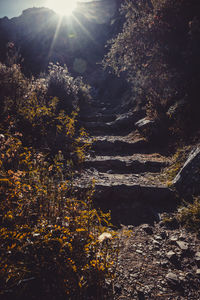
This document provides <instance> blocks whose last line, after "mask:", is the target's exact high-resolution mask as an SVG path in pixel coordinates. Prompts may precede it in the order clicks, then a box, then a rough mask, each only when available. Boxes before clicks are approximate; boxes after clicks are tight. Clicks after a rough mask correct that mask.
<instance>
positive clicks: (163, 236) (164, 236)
mask: <svg viewBox="0 0 200 300" xmlns="http://www.w3.org/2000/svg"><path fill="white" fill-rule="evenodd" d="M160 236H161V237H162V239H166V238H167V233H166V232H165V231H161V232H160Z"/></svg>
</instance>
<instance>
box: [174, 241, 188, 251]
mask: <svg viewBox="0 0 200 300" xmlns="http://www.w3.org/2000/svg"><path fill="white" fill-rule="evenodd" d="M176 244H177V245H178V246H179V248H180V249H181V250H182V251H187V250H188V243H186V242H183V241H177V242H176Z"/></svg>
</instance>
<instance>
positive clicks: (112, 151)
mask: <svg viewBox="0 0 200 300" xmlns="http://www.w3.org/2000/svg"><path fill="white" fill-rule="evenodd" d="M91 150H92V151H94V153H95V154H96V155H101V156H108V155H112V156H114V155H121V156H127V155H132V154H134V153H137V152H138V153H149V152H151V149H150V146H149V143H148V142H147V141H146V140H144V139H142V138H141V139H138V140H129V139H128V138H127V136H124V137H123V136H103V137H102V136H98V137H97V138H96V140H95V141H94V142H93V144H92V148H91Z"/></svg>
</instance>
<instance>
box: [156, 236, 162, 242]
mask: <svg viewBox="0 0 200 300" xmlns="http://www.w3.org/2000/svg"><path fill="white" fill-rule="evenodd" d="M154 239H155V240H156V241H162V237H161V236H160V235H154Z"/></svg>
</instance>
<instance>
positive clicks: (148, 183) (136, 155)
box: [78, 107, 176, 225]
mask: <svg viewBox="0 0 200 300" xmlns="http://www.w3.org/2000/svg"><path fill="white" fill-rule="evenodd" d="M143 117H144V111H135V112H132V113H128V114H123V115H117V114H116V113H112V111H111V110H109V109H106V108H105V107H103V108H97V107H96V111H95V112H94V111H89V110H88V112H87V115H86V114H84V116H83V117H82V124H83V126H84V127H85V128H86V129H87V131H88V132H89V133H90V135H91V137H92V138H93V145H92V150H91V153H90V155H89V156H88V157H87V159H86V161H85V162H84V164H83V170H82V172H81V177H79V179H78V180H79V186H82V187H83V188H84V187H86V186H87V185H88V183H90V182H91V181H92V179H94V180H95V202H96V203H97V205H98V206H99V207H101V208H102V209H103V210H105V211H108V210H111V216H112V221H113V222H114V223H116V224H120V223H121V224H124V225H127V224H139V223H142V222H153V221H155V220H159V213H161V212H163V211H169V210H171V209H174V208H175V206H176V199H175V196H174V193H173V191H171V190H170V189H169V188H168V187H167V186H166V185H165V184H163V183H162V182H160V172H161V170H162V169H163V168H164V167H166V166H167V165H169V163H170V160H169V158H167V157H165V156H163V155H161V154H160V153H156V149H155V147H153V146H152V145H151V144H150V143H149V142H147V141H146V140H145V139H144V138H143V137H141V136H140V134H139V133H138V132H137V130H136V129H135V126H134V124H135V122H137V121H138V120H139V119H140V118H143Z"/></svg>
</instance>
